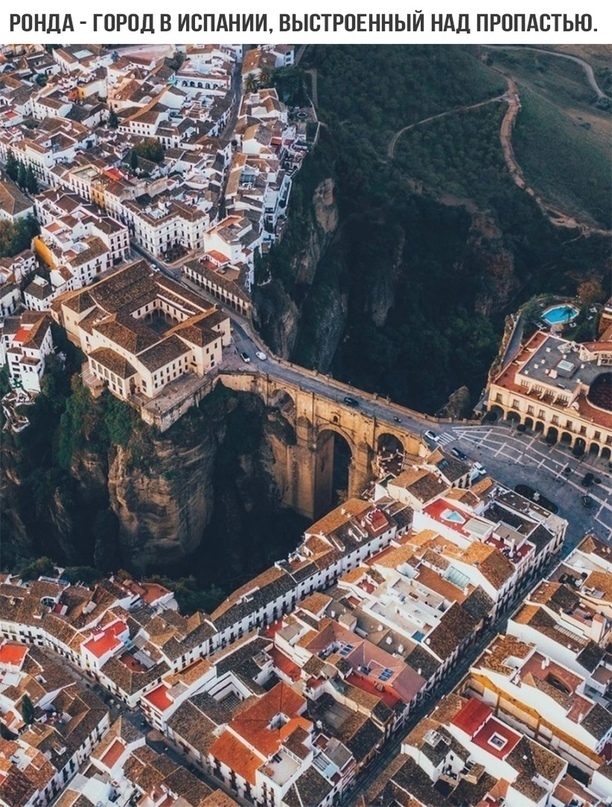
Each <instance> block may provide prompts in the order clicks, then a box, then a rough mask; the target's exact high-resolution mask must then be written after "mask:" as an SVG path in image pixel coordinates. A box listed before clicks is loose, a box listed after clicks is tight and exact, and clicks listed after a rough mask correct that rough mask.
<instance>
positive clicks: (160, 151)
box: [134, 137, 165, 163]
mask: <svg viewBox="0 0 612 807" xmlns="http://www.w3.org/2000/svg"><path fill="white" fill-rule="evenodd" d="M134 151H135V152H136V153H137V154H138V156H139V157H143V158H144V159H145V160H150V161H151V162H153V163H161V162H162V161H163V159H164V154H165V151H164V147H163V146H162V144H161V143H160V142H159V140H155V138H152V137H149V138H147V139H146V140H143V141H142V143H138V144H137V145H136V146H135V147H134Z"/></svg>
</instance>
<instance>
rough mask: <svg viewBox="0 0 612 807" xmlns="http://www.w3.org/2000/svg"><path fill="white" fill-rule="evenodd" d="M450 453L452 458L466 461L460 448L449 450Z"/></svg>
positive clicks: (465, 455) (465, 456)
mask: <svg viewBox="0 0 612 807" xmlns="http://www.w3.org/2000/svg"><path fill="white" fill-rule="evenodd" d="M450 453H451V454H452V455H453V457H457V459H458V460H463V461H465V460H467V454H464V453H463V451H462V450H461V449H460V448H451V450H450Z"/></svg>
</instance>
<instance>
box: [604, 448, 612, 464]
mask: <svg viewBox="0 0 612 807" xmlns="http://www.w3.org/2000/svg"><path fill="white" fill-rule="evenodd" d="M611 456H612V453H611V451H610V449H609V448H608V447H607V446H604V447H603V448H602V449H601V458H602V460H608V462H609V461H610V458H611Z"/></svg>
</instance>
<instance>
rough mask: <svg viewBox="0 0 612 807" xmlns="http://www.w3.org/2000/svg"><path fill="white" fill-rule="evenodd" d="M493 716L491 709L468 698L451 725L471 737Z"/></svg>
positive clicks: (474, 699) (480, 702)
mask: <svg viewBox="0 0 612 807" xmlns="http://www.w3.org/2000/svg"><path fill="white" fill-rule="evenodd" d="M492 714H493V709H491V707H490V706H487V704H486V703H483V702H482V701H479V700H477V699H476V698H470V700H469V701H468V702H467V703H466V704H465V706H464V707H463V708H462V709H460V710H459V711H458V712H457V714H456V715H455V716H454V717H453V719H452V723H453V725H454V726H457V728H458V729H461V730H462V731H465V733H466V734H467V735H469V736H470V737H473V736H474V734H475V733H476V732H477V731H478V729H479V728H480V727H481V726H482V725H483V724H484V723H486V721H487V720H488V719H489V718H490V717H491V715H492Z"/></svg>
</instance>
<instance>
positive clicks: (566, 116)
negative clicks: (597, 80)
mask: <svg viewBox="0 0 612 807" xmlns="http://www.w3.org/2000/svg"><path fill="white" fill-rule="evenodd" d="M491 55H492V58H493V59H494V63H495V65H497V66H499V67H501V68H503V69H504V70H506V71H507V72H508V73H510V74H511V75H512V76H513V77H514V78H515V79H516V80H517V82H518V87H519V94H520V97H521V103H522V110H521V113H520V114H519V116H518V119H517V122H516V126H515V130H514V136H513V145H514V150H515V154H516V158H517V160H518V162H519V164H520V165H521V167H522V168H523V171H524V174H525V178H526V180H527V181H528V182H529V183H530V184H532V185H533V187H534V188H535V189H536V190H537V191H538V192H539V193H540V194H541V195H542V196H543V197H544V198H545V199H546V200H547V201H549V202H551V203H552V204H554V205H556V206H558V207H560V208H561V209H562V210H563V211H564V212H567V213H569V214H570V215H574V216H577V217H578V218H579V219H580V220H581V221H585V222H586V223H591V224H596V225H598V226H603V227H607V228H609V227H610V226H611V210H610V172H609V168H608V170H606V166H609V162H610V141H611V139H612V116H611V115H610V112H607V111H605V110H602V109H599V108H598V107H597V106H596V105H595V102H596V100H597V99H596V95H595V92H594V91H593V89H592V88H591V87H590V85H589V84H588V82H587V80H586V76H585V73H584V70H583V69H582V67H580V65H578V64H576V63H575V62H571V61H568V60H567V59H561V58H559V57H556V56H547V55H545V54H543V53H535V52H533V51H527V50H525V51H498V50H495V51H493V52H492V54H491Z"/></svg>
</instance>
